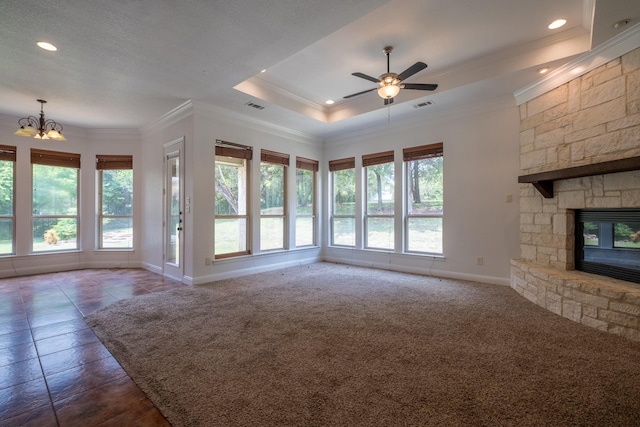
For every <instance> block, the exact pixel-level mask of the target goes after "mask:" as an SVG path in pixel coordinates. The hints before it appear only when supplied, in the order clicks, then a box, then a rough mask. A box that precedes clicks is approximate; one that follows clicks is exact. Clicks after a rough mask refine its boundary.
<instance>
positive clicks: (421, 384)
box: [88, 263, 640, 426]
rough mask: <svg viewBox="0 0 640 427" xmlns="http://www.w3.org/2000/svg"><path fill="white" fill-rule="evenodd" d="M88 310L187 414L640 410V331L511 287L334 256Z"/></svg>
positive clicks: (584, 418)
mask: <svg viewBox="0 0 640 427" xmlns="http://www.w3.org/2000/svg"><path fill="white" fill-rule="evenodd" d="M88 322H89V324H90V325H91V327H92V328H93V329H94V331H95V332H96V334H98V336H99V337H100V338H101V339H102V341H103V342H104V343H105V345H106V346H107V347H108V348H109V349H110V350H111V352H112V353H113V354H114V356H115V357H116V358H117V359H118V360H119V361H120V363H121V364H122V366H123V367H124V368H125V369H126V370H127V372H128V373H129V374H130V375H131V377H132V378H133V379H134V380H135V381H136V383H138V384H139V385H140V387H141V388H142V389H143V390H144V391H145V392H146V393H147V394H148V396H149V397H150V398H151V400H152V401H153V402H154V403H155V404H156V406H157V407H158V408H159V409H160V410H161V411H162V413H163V414H164V415H165V416H166V417H167V418H168V419H169V421H170V422H171V423H173V424H174V425H175V426H469V425H473V426H475V425H482V426H496V425H499V426H527V425H530V426H565V425H566V426H568V425H571V426H575V425H590V426H626V425H635V426H637V425H640V343H637V342H632V341H628V340H626V339H624V338H622V337H619V336H614V335H609V334H605V333H601V332H598V331H596V330H593V329H589V328H586V327H584V326H581V325H578V324H576V323H573V322H570V321H568V320H566V319H563V318H560V317H558V316H556V315H554V314H552V313H549V312H547V311H545V310H543V309H542V308H540V307H538V306H535V305H533V304H531V303H530V302H528V301H526V300H524V299H523V298H522V297H520V296H519V295H517V294H516V293H515V292H514V291H512V290H511V289H510V288H508V287H501V286H493V285H483V284H477V283H471V282H461V281H453V280H444V279H437V278H426V277H421V276H414V275H408V274H401V273H393V272H388V271H380V270H373V269H365V268H357V267H349V266H342V265H335V264H329V263H318V264H313V265H308V266H301V267H295V268H290V269H285V270H280V271H274V272H270V273H264V274H260V275H254V276H246V277H242V278H238V279H232V280H224V281H220V282H216V283H212V284H209V285H205V286H197V287H191V288H182V289H178V290H173V291H167V292H164V293H160V294H153V295H148V296H141V297H136V298H134V299H130V300H125V301H120V302H117V303H115V304H113V305H111V306H109V307H107V308H105V309H103V310H101V311H99V312H97V313H95V314H93V315H91V316H89V318H88Z"/></svg>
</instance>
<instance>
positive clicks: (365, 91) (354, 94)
mask: <svg viewBox="0 0 640 427" xmlns="http://www.w3.org/2000/svg"><path fill="white" fill-rule="evenodd" d="M376 89H377V88H375V87H374V88H373V89H367V90H363V91H362V92H358V93H352V94H351V95H347V96H345V97H343V98H344V99H348V98H353V97H354V96H358V95H362V94H363V93H367V92H373V91H374V90H376Z"/></svg>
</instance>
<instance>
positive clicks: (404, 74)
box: [398, 62, 427, 81]
mask: <svg viewBox="0 0 640 427" xmlns="http://www.w3.org/2000/svg"><path fill="white" fill-rule="evenodd" d="M425 68H427V64H425V63H424V62H416V63H415V64H413V65H412V66H411V67H409V68H407V69H406V70H404V71H403V72H401V73H400V74H399V75H398V80H400V81H402V80H404V79H407V78H409V77H411V76H413V75H414V74H415V73H417V72H418V71H422V70H424V69H425Z"/></svg>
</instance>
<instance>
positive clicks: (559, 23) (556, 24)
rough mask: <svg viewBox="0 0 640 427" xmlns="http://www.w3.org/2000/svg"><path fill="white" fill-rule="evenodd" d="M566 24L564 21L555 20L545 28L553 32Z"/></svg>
mask: <svg viewBox="0 0 640 427" xmlns="http://www.w3.org/2000/svg"><path fill="white" fill-rule="evenodd" d="M566 23H567V20H566V19H556V20H555V21H553V22H552V23H551V24H549V26H548V27H547V28H549V29H550V30H555V29H557V28H560V27H562V26H564V24H566Z"/></svg>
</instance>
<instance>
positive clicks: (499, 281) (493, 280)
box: [323, 257, 510, 286]
mask: <svg viewBox="0 0 640 427" xmlns="http://www.w3.org/2000/svg"><path fill="white" fill-rule="evenodd" d="M323 260H324V261H327V262H335V263H336V264H348V265H355V266H358V267H369V268H377V269H379V270H390V271H398V272H400V273H411V274H419V275H421V276H430V277H441V278H443V279H456V280H468V281H471V282H479V283H487V284H490V285H499V286H509V285H510V283H509V278H503V277H492V276H481V275H477V274H467V273H457V272H453V271H443V270H434V269H432V268H428V269H427V268H417V267H409V266H404V265H398V264H387V263H376V262H363V261H358V260H353V259H345V258H333V257H324V258H323Z"/></svg>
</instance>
